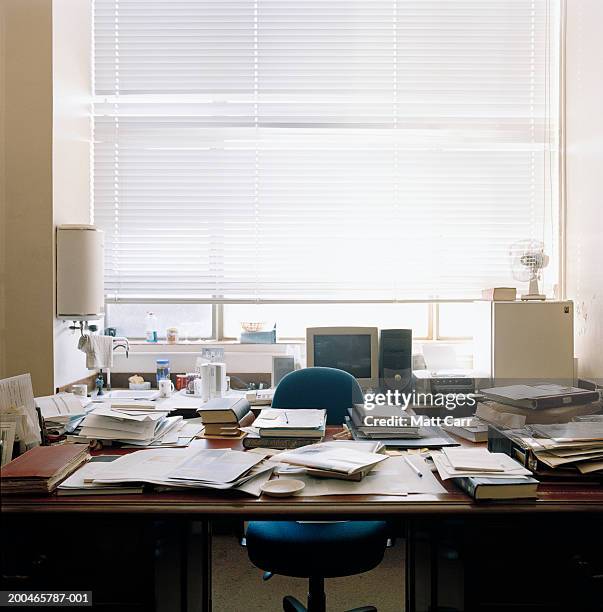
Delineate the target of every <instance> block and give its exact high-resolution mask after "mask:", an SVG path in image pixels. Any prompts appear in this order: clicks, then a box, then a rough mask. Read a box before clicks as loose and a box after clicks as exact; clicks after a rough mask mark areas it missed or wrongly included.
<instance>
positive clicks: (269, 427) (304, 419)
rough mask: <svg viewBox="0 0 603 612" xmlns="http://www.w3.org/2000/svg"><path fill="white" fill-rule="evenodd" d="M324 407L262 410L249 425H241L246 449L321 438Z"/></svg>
mask: <svg viewBox="0 0 603 612" xmlns="http://www.w3.org/2000/svg"><path fill="white" fill-rule="evenodd" d="M326 424H327V413H326V410H315V409H310V408H308V409H306V408H295V409H290V410H287V409H283V408H265V409H263V410H262V411H261V412H260V414H259V416H258V417H257V419H256V420H255V421H254V423H253V425H252V426H249V427H241V431H244V432H245V433H246V434H247V437H246V438H245V439H244V440H243V446H245V448H257V447H269V448H297V447H299V446H305V445H307V444H311V443H313V442H319V441H320V440H322V439H323V438H324V435H325V430H326Z"/></svg>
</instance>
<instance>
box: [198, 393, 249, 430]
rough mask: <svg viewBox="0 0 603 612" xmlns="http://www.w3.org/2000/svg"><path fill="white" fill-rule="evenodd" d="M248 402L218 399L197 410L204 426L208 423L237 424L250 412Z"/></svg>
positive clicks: (236, 399) (224, 398) (228, 398)
mask: <svg viewBox="0 0 603 612" xmlns="http://www.w3.org/2000/svg"><path fill="white" fill-rule="evenodd" d="M250 410H251V407H250V405H249V402H248V401H247V400H246V399H245V398H242V397H220V398H216V399H213V400H209V402H207V403H206V404H204V405H203V406H202V407H201V408H199V409H198V410H197V412H198V414H199V416H200V417H201V421H202V423H203V424H204V425H207V424H208V423H231V424H235V425H236V424H238V423H239V422H240V421H241V420H242V419H243V417H244V416H245V415H246V414H247V413H248V412H250Z"/></svg>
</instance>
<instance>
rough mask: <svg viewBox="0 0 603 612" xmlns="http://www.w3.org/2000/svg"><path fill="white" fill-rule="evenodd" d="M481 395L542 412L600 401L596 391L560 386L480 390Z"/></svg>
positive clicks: (518, 386)
mask: <svg viewBox="0 0 603 612" xmlns="http://www.w3.org/2000/svg"><path fill="white" fill-rule="evenodd" d="M481 392H482V394H483V395H485V396H486V397H487V398H488V399H492V400H494V401H496V402H499V403H501V404H505V405H508V406H516V407H518V408H529V409H531V410H544V409H547V408H559V407H562V406H566V407H567V406H582V405H584V404H591V403H593V402H596V401H598V400H599V399H600V396H599V392H598V391H589V390H587V389H579V388H578V387H563V386H561V385H533V386H532V385H512V386H509V387H492V388H490V389H482V390H481Z"/></svg>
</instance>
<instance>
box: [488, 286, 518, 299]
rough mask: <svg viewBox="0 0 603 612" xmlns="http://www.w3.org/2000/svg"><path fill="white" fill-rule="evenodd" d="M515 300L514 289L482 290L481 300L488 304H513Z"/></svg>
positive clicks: (496, 288) (492, 288) (515, 290)
mask: <svg viewBox="0 0 603 612" xmlns="http://www.w3.org/2000/svg"><path fill="white" fill-rule="evenodd" d="M516 298H517V289H515V287H491V288H490V289H482V300H488V301H490V302H514V301H515V300H516Z"/></svg>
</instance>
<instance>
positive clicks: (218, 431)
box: [204, 411, 255, 436]
mask: <svg viewBox="0 0 603 612" xmlns="http://www.w3.org/2000/svg"><path fill="white" fill-rule="evenodd" d="M254 420H255V415H254V414H253V412H251V411H249V412H248V413H247V414H246V415H245V416H244V417H243V418H242V419H241V420H240V421H239V422H238V423H207V424H206V425H205V430H204V433H205V435H207V436H238V435H240V433H241V429H240V428H241V427H249V426H250V425H251V424H252V423H253V421H254Z"/></svg>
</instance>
